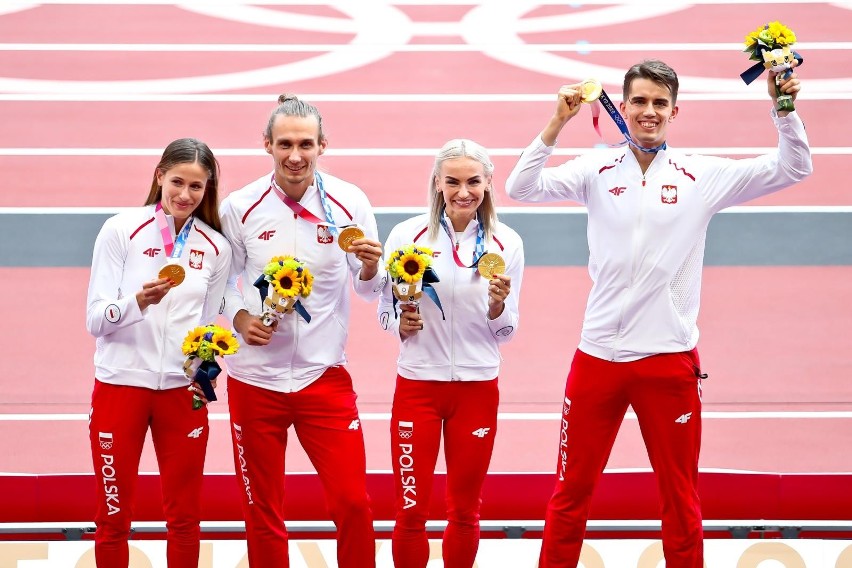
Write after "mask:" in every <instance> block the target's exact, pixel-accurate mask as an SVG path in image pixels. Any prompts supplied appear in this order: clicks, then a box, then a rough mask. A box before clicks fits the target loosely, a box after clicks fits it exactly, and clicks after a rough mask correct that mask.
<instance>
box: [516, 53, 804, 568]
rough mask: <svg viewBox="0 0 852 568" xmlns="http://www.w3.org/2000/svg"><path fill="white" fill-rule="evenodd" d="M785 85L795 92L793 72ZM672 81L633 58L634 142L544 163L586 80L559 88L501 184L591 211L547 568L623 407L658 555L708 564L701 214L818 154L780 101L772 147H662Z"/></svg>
mask: <svg viewBox="0 0 852 568" xmlns="http://www.w3.org/2000/svg"><path fill="white" fill-rule="evenodd" d="M774 77H775V74H774V73H770V84H769V91H770V96H771V97H773V99H774V97H775V81H774ZM780 86H781V90H782V91H783V92H788V93H790V94H792V95H793V96H794V97H795V95H796V94H797V92H798V90H799V80H798V77H797V76H796V75H795V74H794V75H792V76H791V77H789V78H787V79H783V80H781V81H780ZM677 88H678V82H677V76H676V75H675V73H674V71H673V70H672V69H671V68H669V67H668V66H667V65H665V64H664V63H662V62H659V61H646V62H643V63H641V64H638V65H636V66H634V67H632V68H631V69H630V70H629V71H628V73H627V74H626V75H625V80H624V102H623V103H622V104H621V114H622V116H623V118H624V120H625V122H626V123H627V128H628V130H629V133H630V135H631V138H632V140H631V143H630V146H629V147H628V148H621V149H609V150H602V151H595V152H590V153H589V154H587V155H584V156H581V157H578V158H576V159H574V160H570V161H568V162H566V163H564V164H562V165H560V166H558V167H545V163H546V162H547V160H548V158H549V157H550V156H551V154H552V152H553V147H554V144H555V143H556V137H557V135H558V134H559V133H560V132H561V129H562V127H563V126H564V125H565V124H566V123H567V122H568V120H569V119H570V118H571V117H573V116H574V115H575V114H576V113H577V112H578V111H579V108H580V107H581V104H580V93H581V87H580V85H567V86H564V87H562V89H561V90H560V92H559V95H558V102H557V110H556V112H555V113H554V116H553V118H552V119H551V121H550V122H549V123H548V125H547V127H546V128H545V129H544V130H543V131H542V133H541V135H540V136H539V137H537V138H536V139H535V140H534V141H533V142H532V143H531V144H530V145H529V146H528V147H527V148H526V150H525V151H524V153H523V154H522V156H521V158H520V160H519V161H518V163H517V165H516V166H515V168H514V170H513V172H512V173H511V175H510V176H509V179H508V181H507V184H506V187H507V190H508V193H509V195H510V196H511V197H512V198H514V199H518V200H520V201H536V202H543V201H557V200H571V201H576V202H578V203H580V204H582V205H585V206H586V207H587V208H588V214H589V225H588V241H589V251H590V255H589V256H590V258H589V274H590V275H591V278H592V282H593V285H592V290H591V293H590V295H589V299H588V304H587V307H586V315H585V318H584V321H583V330H582V336H581V338H580V345H579V349H578V350H577V352H576V355H575V357H574V361H573V363H572V366H571V371H570V373H569V375H568V379H567V384H566V389H565V398H564V402H563V414H562V420H561V425H560V442H559V453H558V460H557V477H558V481H557V486H556V490H555V493H554V495H553V497H552V499H551V501H550V504H549V506H548V511H547V516H546V519H545V530H544V539H543V545H542V555H541V564H540V565H541V566H543V567H548V568H551V567H557V566H558V567H563V566H569V567H574V566H576V565H577V562H578V558H579V555H580V547H581V545H582V540H583V535H584V530H585V524H586V519H587V517H588V510H589V503H590V500H591V496H592V491H593V489H594V487H595V484H596V482H597V480H598V478H599V476H600V473H601V471H602V470H603V468H604V466H605V465H606V462H607V459H608V457H609V453H610V450H611V448H612V444H613V442H614V440H615V436H616V433H617V431H618V428H619V426H620V424H621V421H622V419H623V417H624V414H625V411H626V410H627V407H628V405H632V406H633V409H634V411H635V412H636V415H637V417H638V419H639V425H640V428H641V430H642V435H643V438H644V440H645V445H646V447H647V450H648V455H649V457H650V460H651V464H652V466H653V468H654V471H655V473H656V475H657V479H658V485H659V490H660V494H661V501H662V509H661V515H662V522H663V532H662V534H663V549H664V553H665V558H666V566H668V567H669V568H700V567H701V566H702V565H703V547H702V521H701V506H700V502H699V499H698V484H697V482H698V454H699V448H700V440H701V400H700V394H701V393H700V388H701V384H700V382H701V377H702V375H703V373H702V372H701V367H700V363H699V360H698V354H697V351H696V349H695V346H696V343H697V341H698V329H697V327H696V319H697V317H698V306H699V295H700V288H701V268H702V263H703V258H704V240H705V235H706V230H707V225H708V223H709V222H710V218H711V217H712V216H713V214H715V213H716V212H718V211H720V210H722V209H723V208H725V207H729V206H731V205H736V204H738V203H742V202H744V201H748V200H750V199H754V198H756V197H760V196H762V195H766V194H768V193H771V192H773V191H778V190H780V189H782V188H784V187H787V186H790V185H792V184H794V183H796V182H797V181H800V180H802V179H803V178H805V177H806V176H807V175H809V174H810V172H811V170H812V164H811V156H810V150H809V148H808V141H807V137H806V136H805V130H804V126H803V125H802V121H801V120H800V119H799V117H798V115H797V114H796V113H795V112H791V113H787V112H780V111H779V112H776V111H775V110H774V109H773V111H772V120H773V122H774V123H775V126H776V128H777V129H778V135H779V142H778V150H776V151H774V152H771V153H769V154H767V155H765V156H760V157H757V158H750V159H743V160H732V159H726V158H720V157H709V156H696V155H687V154H684V153H682V152H679V151H677V150H675V149H671V148H667V147H666V146H665V144H664V143H665V136H666V131H667V126H668V124H669V123H670V122H671V121H673V120H674V119H675V117H676V116H677V107H676V106H675V103H676V99H677Z"/></svg>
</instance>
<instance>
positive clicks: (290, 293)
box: [254, 256, 314, 326]
mask: <svg viewBox="0 0 852 568" xmlns="http://www.w3.org/2000/svg"><path fill="white" fill-rule="evenodd" d="M313 284H314V277H313V274H311V271H310V270H308V267H307V266H305V263H303V262H302V261H301V260H299V259H298V258H296V257H294V256H275V257H272V259H271V260H270V261H269V262H268V263H267V264H266V266H265V267H264V268H263V273H262V274H261V275H260V276H258V278H257V280H255V282H254V286H255V288H257V289H258V290H259V291H260V299H261V301H262V302H263V315H262V316H261V321H262V322H263V325H266V326H269V325H272V323H273V322H274V321H275V320H276V319H281V317H283V316H284V314H291V313H293V312H294V311H295V312H296V313H297V314H299V315H300V316H302V319H303V320H305V322H307V323H311V314H309V313H308V310H307V309H305V306H304V305H302V302H301V301H300V300H299V296H301V297H303V298H307V297H308V296H309V295H310V293H311V289H312V288H313ZM270 287H271V288H272V292H271V293H270V290H269V288H270Z"/></svg>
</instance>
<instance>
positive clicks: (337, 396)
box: [228, 367, 376, 568]
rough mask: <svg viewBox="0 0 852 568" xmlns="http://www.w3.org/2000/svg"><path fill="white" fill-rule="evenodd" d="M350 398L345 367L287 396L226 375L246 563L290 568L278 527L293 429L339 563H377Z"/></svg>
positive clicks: (351, 567) (362, 567)
mask: <svg viewBox="0 0 852 568" xmlns="http://www.w3.org/2000/svg"><path fill="white" fill-rule="evenodd" d="M355 399H356V395H355V392H354V391H353V389H352V379H351V378H350V376H349V373H348V372H347V371H346V369H344V368H343V367H331V368H329V369H328V370H326V372H325V373H324V374H323V375H322V377H320V378H319V379H318V380H317V381H315V382H314V383H312V384H311V385H309V386H308V387H306V388H305V389H303V390H301V391H297V392H293V393H281V392H275V391H271V390H267V389H263V388H258V387H255V386H252V385H248V384H246V383H243V382H241V381H238V380H236V379H234V378H233V377H228V404H229V406H230V410H231V434H232V439H233V445H234V464H235V468H236V472H237V480H238V482H239V485H240V493H241V494H242V498H243V513H244V514H245V520H246V541H247V546H248V559H249V565H250V566H253V567H256V568H271V567H275V568H288V567H289V566H290V560H289V558H288V555H287V542H288V541H287V529H286V528H285V527H284V457H285V453H286V449H287V429H288V428H289V427H290V426H291V425H292V426H293V427H294V429H295V431H296V435H297V436H298V438H299V442H301V444H302V447H303V448H304V449H305V453H307V454H308V457H309V458H310V459H311V463H312V464H313V465H314V467H315V468H316V470H317V473H318V474H319V478H320V481H321V482H322V485H323V488H324V489H325V497H326V504H327V505H328V509H329V513H330V515H331V519H332V520H333V521H334V524H335V525H336V526H337V530H338V538H337V562H338V566H340V568H371V567H374V566H375V565H376V544H375V542H376V539H375V534H374V532H373V516H372V512H371V511H370V499H369V497H368V496H367V460H366V454H365V450H364V436H363V433H362V431H361V423H360V419H359V417H358V409H357V407H356V405H355Z"/></svg>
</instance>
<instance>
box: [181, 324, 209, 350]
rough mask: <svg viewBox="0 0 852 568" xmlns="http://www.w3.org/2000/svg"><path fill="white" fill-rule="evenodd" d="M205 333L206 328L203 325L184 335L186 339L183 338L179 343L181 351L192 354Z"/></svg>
mask: <svg viewBox="0 0 852 568" xmlns="http://www.w3.org/2000/svg"><path fill="white" fill-rule="evenodd" d="M205 333H207V328H205V327H196V328H195V329H193V330H191V331H190V332H189V333H188V334H187V335H186V339H184V340H183V345H181V351H183V354H184V355H192V354H194V353H195V352H196V351H197V350H198V346H199V344H200V343H201V341H202V339H203V338H204V334H205Z"/></svg>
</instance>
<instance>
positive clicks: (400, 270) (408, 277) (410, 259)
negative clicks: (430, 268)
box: [396, 252, 427, 284]
mask: <svg viewBox="0 0 852 568" xmlns="http://www.w3.org/2000/svg"><path fill="white" fill-rule="evenodd" d="M396 267H397V270H396V272H397V274H398V277H399V278H402V279H403V280H405V281H406V282H408V283H409V284H411V283H414V282H418V281H419V280H421V279H422V278H423V273H424V272H426V268H427V266H426V262H425V261H424V260H423V258H422V256H421V255H419V254H417V253H415V252H409V253H406V254H404V255H402V257H401V258H400V259H399V260H398V261H396Z"/></svg>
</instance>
